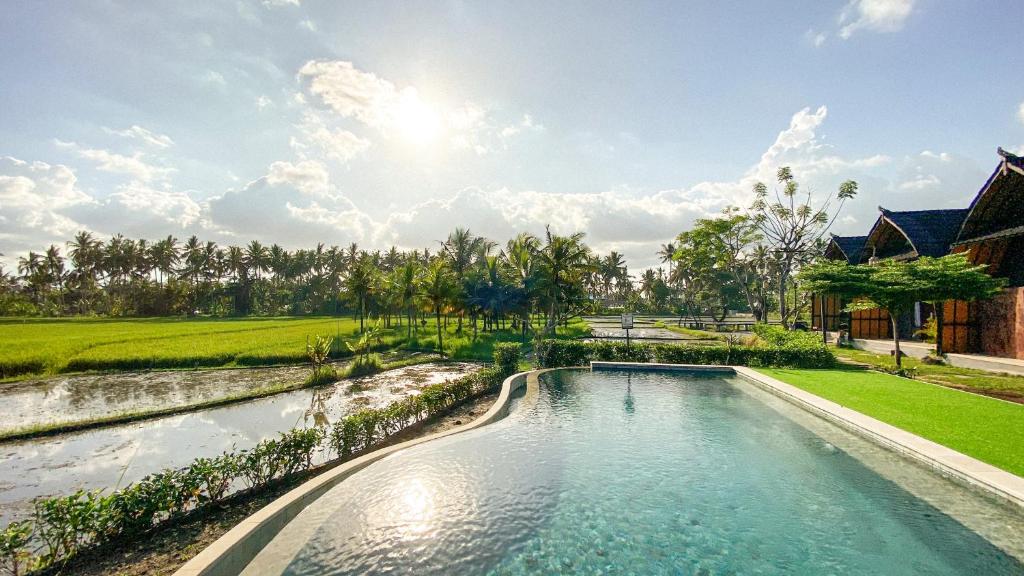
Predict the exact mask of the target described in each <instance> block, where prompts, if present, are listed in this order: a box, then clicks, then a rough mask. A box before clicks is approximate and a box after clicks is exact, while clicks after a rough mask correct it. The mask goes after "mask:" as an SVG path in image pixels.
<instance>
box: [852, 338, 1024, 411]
mask: <svg viewBox="0 0 1024 576" xmlns="http://www.w3.org/2000/svg"><path fill="white" fill-rule="evenodd" d="M835 352H836V355H837V356H839V357H841V358H846V359H848V360H853V361H855V362H861V363H864V364H868V365H871V366H876V367H883V368H894V367H895V363H894V362H893V359H892V356H890V355H889V354H873V353H871V352H865V351H863V350H855V349H852V348H836V349H835ZM903 367H904V368H913V369H914V370H916V371H917V378H919V379H920V380H924V381H925V382H931V383H933V384H940V385H942V386H949V387H950V388H959V389H961V390H969V391H972V392H978V393H980V394H986V395H988V396H995V397H997V398H1005V399H1007V400H1013V401H1015V402H1022V403H1024V376H1010V375H1006V374H994V373H992V372H986V371H985V370H973V369H971V368H957V367H955V366H936V365H932V364H925V363H923V362H921V361H920V360H918V359H916V358H910V357H904V358H903Z"/></svg>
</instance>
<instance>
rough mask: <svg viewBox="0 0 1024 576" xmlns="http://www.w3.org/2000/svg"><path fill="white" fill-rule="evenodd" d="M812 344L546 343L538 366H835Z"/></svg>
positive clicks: (817, 343)
mask: <svg viewBox="0 0 1024 576" xmlns="http://www.w3.org/2000/svg"><path fill="white" fill-rule="evenodd" d="M814 341H815V343H814V345H810V344H809V343H808V344H807V345H805V344H804V343H802V342H800V343H796V342H790V343H786V344H782V345H764V346H735V345H732V344H730V343H725V344H716V345H710V346H702V345H696V346H695V345H678V344H631V345H629V346H628V347H627V346H626V344H625V343H624V342H607V341H606V342H584V341H579V340H571V341H570V340H546V341H545V342H544V346H543V350H544V353H543V355H542V356H541V358H540V362H541V365H542V366H544V367H547V368H553V367H560V366H585V365H587V364H588V363H589V362H591V361H617V362H662V363H667V364H707V365H739V366H790V367H799V368H825V367H831V366H833V365H835V356H834V355H833V354H832V352H831V350H829V349H828V348H826V347H825V346H824V345H822V344H821V342H820V341H818V340H817V339H816V338H815V339H814Z"/></svg>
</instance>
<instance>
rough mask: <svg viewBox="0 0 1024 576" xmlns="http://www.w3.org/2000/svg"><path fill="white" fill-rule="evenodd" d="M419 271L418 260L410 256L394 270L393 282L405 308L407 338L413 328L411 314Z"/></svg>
mask: <svg viewBox="0 0 1024 576" xmlns="http://www.w3.org/2000/svg"><path fill="white" fill-rule="evenodd" d="M421 272H422V268H421V267H420V264H419V262H417V261H416V260H414V259H412V258H408V259H406V261H405V264H403V265H402V267H401V268H399V269H398V270H396V271H395V279H394V282H395V284H396V286H397V287H398V293H399V297H400V299H401V301H402V307H403V308H405V311H406V317H407V319H408V320H409V326H408V328H407V329H406V330H407V333H408V335H407V337H408V338H412V333H413V330H414V324H415V318H414V317H413V316H414V312H415V303H416V289H417V287H418V285H419V281H420V274H421Z"/></svg>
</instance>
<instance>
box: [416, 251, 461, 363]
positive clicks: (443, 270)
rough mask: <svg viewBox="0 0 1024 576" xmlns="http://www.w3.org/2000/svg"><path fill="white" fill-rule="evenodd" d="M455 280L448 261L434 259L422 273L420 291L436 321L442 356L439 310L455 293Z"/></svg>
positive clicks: (439, 350) (438, 345) (438, 344)
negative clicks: (424, 272)
mask: <svg viewBox="0 0 1024 576" xmlns="http://www.w3.org/2000/svg"><path fill="white" fill-rule="evenodd" d="M454 282H455V280H454V275H453V274H452V271H451V269H450V268H449V267H448V263H447V262H446V261H444V260H440V259H439V260H435V261H434V262H433V263H432V264H431V265H430V266H429V267H428V268H427V271H426V274H424V275H423V279H422V280H421V282H420V291H421V293H422V294H423V297H424V298H425V299H426V301H427V302H428V303H429V304H430V309H431V310H432V311H433V312H434V319H435V321H436V323H437V351H438V353H439V354H441V355H442V356H444V338H443V336H442V334H441V310H442V309H443V308H444V307H445V306H446V305H447V304H448V303H449V302H450V301H451V299H452V297H453V295H454V293H455V283H454Z"/></svg>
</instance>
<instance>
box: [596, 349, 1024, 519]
mask: <svg viewBox="0 0 1024 576" xmlns="http://www.w3.org/2000/svg"><path fill="white" fill-rule="evenodd" d="M590 364H591V369H596V370H616V369H628V370H647V371H681V372H705V373H718V374H721V373H731V374H735V375H736V376H739V377H740V378H743V379H744V380H745V381H747V382H750V383H751V384H754V385H755V386H757V387H759V388H761V389H763V390H766V391H768V392H770V393H772V394H774V395H775V396H778V397H780V398H782V399H784V400H787V401H788V402H790V403H792V404H795V405H797V406H799V407H801V408H803V409H805V410H807V411H809V412H811V413H813V414H816V415H817V416H819V417H822V418H824V419H825V420H828V421H829V422H832V423H834V424H837V425H839V426H842V427H843V428H845V429H847V430H850V431H852V432H854V433H857V434H859V435H861V436H863V437H866V438H868V439H869V440H872V441H874V442H875V443H876V444H880V445H882V446H884V447H886V448H888V449H890V450H893V451H895V452H897V453H899V454H902V455H903V456H906V457H908V458H912V459H913V460H915V461H917V462H920V463H922V464H924V465H926V466H929V467H930V468H933V469H935V470H937V471H938V472H939V473H941V474H943V475H945V476H947V477H950V478H952V479H954V480H956V481H959V482H960V483H962V484H966V485H968V486H970V487H973V488H976V489H979V490H981V491H983V492H985V493H987V494H990V495H992V496H995V497H997V498H999V499H1000V500H1003V501H1006V502H1009V503H1010V504H1013V505H1016V506H1017V507H1019V508H1020V509H1022V510H1024V478H1021V477H1020V476H1017V475H1015V474H1012V473H1010V472H1007V471H1006V470H1002V469H1000V468H996V467H995V466H993V465H991V464H987V463H985V462H982V461H981V460H978V459H976V458H973V457H971V456H968V455H966V454H963V453H961V452H957V451H956V450H953V449H952V448H949V447H947V446H943V445H942V444H939V443H937V442H933V441H931V440H928V439H926V438H923V437H921V436H918V435H916V434H913V433H911V432H907V431H906V430H903V429H901V428H897V427H895V426H893V425H891V424H886V423H885V422H882V421H881V420H877V419H875V418H872V417H870V416H867V415H866V414H862V413H860V412H857V411H856V410H853V409H850V408H846V407H844V406H842V405H840V404H837V403H836V402H833V401H831V400H826V399H825V398H822V397H820V396H817V395H815V394H812V393H810V392H807V391H806V390H802V389H800V388H797V387H796V386H793V385H791V384H786V383H785V382H782V381H781V380H778V379H776V378H772V377H771V376H768V375H767V374H762V373H760V372H758V371H756V370H754V369H752V368H748V367H746V366H707V365H693V364H650V363H643V362H591V363H590Z"/></svg>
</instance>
